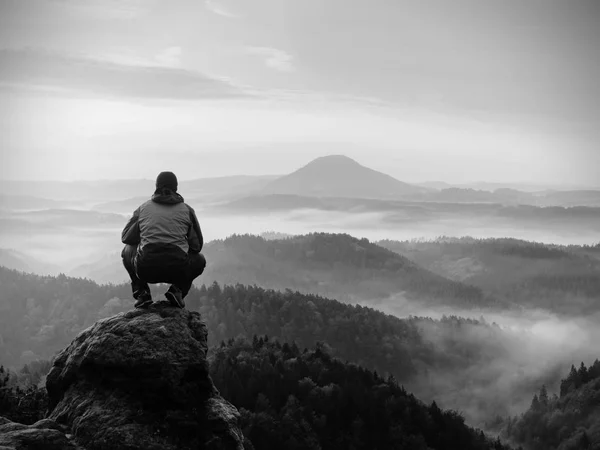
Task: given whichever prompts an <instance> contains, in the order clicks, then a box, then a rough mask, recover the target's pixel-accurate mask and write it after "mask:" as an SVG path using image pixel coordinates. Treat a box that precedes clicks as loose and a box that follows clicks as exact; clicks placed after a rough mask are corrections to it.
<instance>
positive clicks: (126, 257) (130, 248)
mask: <svg viewBox="0 0 600 450" xmlns="http://www.w3.org/2000/svg"><path fill="white" fill-rule="evenodd" d="M136 253H137V245H129V244H125V247H123V250H122V251H121V258H123V265H124V266H125V267H126V268H131V269H133V260H134V258H135V255H136Z"/></svg>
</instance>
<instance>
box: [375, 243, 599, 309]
mask: <svg viewBox="0 0 600 450" xmlns="http://www.w3.org/2000/svg"><path fill="white" fill-rule="evenodd" d="M377 244H378V245H381V246H382V247H385V248H387V249H389V250H392V251H394V252H396V253H398V254H400V255H403V256H405V257H407V258H409V259H411V260H413V261H415V262H416V263H418V264H420V265H422V266H423V267H425V268H427V269H429V270H431V271H432V272H435V273H437V274H439V275H442V276H445V277H448V278H450V279H453V280H457V281H463V282H466V283H469V284H472V285H475V286H478V287H480V288H481V289H483V290H484V291H486V292H491V293H493V294H494V295H496V296H500V297H503V298H505V299H510V300H512V301H516V302H518V303H519V304H521V305H524V306H531V307H544V308H547V309H550V310H552V311H554V312H558V313H570V314H573V315H576V316H579V315H581V314H587V313H592V312H600V245H598V246H587V247H586V246H575V245H573V246H557V245H546V244H541V243H536V242H528V241H523V240H518V239H508V238H505V239H473V238H459V239H456V238H440V239H437V240H431V241H390V240H384V241H379V242H377Z"/></svg>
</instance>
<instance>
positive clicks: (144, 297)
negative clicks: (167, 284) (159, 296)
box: [133, 290, 152, 308]
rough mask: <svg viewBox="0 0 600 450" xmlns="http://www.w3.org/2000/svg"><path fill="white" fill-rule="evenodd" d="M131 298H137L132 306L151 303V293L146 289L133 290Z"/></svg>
mask: <svg viewBox="0 0 600 450" xmlns="http://www.w3.org/2000/svg"><path fill="white" fill-rule="evenodd" d="M133 298H135V299H137V301H136V302H135V304H134V305H133V307H134V308H145V307H146V306H149V305H151V304H152V294H151V293H150V291H148V290H142V291H135V292H134V293H133Z"/></svg>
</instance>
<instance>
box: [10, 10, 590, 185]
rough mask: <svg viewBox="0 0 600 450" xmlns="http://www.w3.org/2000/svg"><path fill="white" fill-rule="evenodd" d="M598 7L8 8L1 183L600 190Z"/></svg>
mask: <svg viewBox="0 0 600 450" xmlns="http://www.w3.org/2000/svg"><path fill="white" fill-rule="evenodd" d="M599 12H600V8H599V5H598V3H595V2H592V1H589V0H577V1H575V2H570V3H569V5H566V4H564V3H562V2H558V1H544V2H542V1H539V0H527V1H524V2H523V1H516V0H510V1H509V2H502V4H500V3H497V2H493V3H492V2H487V1H483V2H481V1H474V0H461V1H458V2H452V4H448V3H447V2H444V1H441V0H432V1H429V2H419V3H418V4H415V3H411V2H408V1H397V2H388V1H386V0H377V2H376V3H373V2H369V3H367V2H365V1H364V0H350V1H347V0H346V1H343V2H342V1H341V0H327V1H323V2H315V1H308V2H301V3H299V2H294V1H292V0H257V1H256V2H254V3H253V4H252V6H249V4H247V3H246V2H242V1H240V0H210V1H191V0H178V1H176V2H169V4H168V5H167V4H166V3H161V2H158V1H155V0H147V1H144V2H142V1H139V0H114V1H110V2H103V1H100V0H84V1H75V0H32V1H29V2H26V3H25V2H22V1H17V0H4V1H2V2H1V3H0V149H1V150H0V151H1V157H2V163H3V164H2V165H1V166H0V179H7V178H11V179H25V180H37V179H51V180H92V179H131V178H149V179H151V178H153V177H154V176H155V174H156V173H158V172H160V171H162V170H173V171H174V172H175V173H177V174H178V176H179V177H180V178H181V179H182V180H185V179H195V178H205V177H215V176H228V175H234V174H244V175H262V174H279V173H281V174H285V173H289V172H291V171H293V170H295V169H297V168H299V167H300V166H302V165H304V164H306V163H307V162H308V161H310V160H311V159H314V158H315V157H318V156H323V155H326V154H339V153H342V154H345V155H347V156H349V157H351V158H354V159H356V160H357V161H359V162H360V163H361V164H363V165H366V166H367V167H371V168H373V169H375V170H379V171H382V172H384V173H387V174H389V175H391V176H393V177H395V178H397V179H399V180H402V181H407V182H413V183H414V182H426V181H445V182H448V183H470V182H476V181H479V180H484V181H492V180H493V181H494V182H498V183H517V182H518V183H523V182H528V183H532V184H552V185H556V186H566V185H578V186H588V185H595V186H597V183H598V181H597V180H598V179H599V178H600V176H599V175H600V169H599V168H600V152H598V151H597V143H598V142H599V141H600V139H599V138H600V131H599V130H600V126H599V123H600V102H598V101H597V99H598V98H599V97H600V92H599V87H598V84H597V82H596V80H597V79H599V78H600V54H599V49H598V47H597V46H596V45H595V43H596V42H598V41H599V40H600V29H599V28H598V27H597V26H596V25H597V19H598V18H599V17H600V14H599Z"/></svg>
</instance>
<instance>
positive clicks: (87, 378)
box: [46, 302, 243, 450]
mask: <svg viewBox="0 0 600 450" xmlns="http://www.w3.org/2000/svg"><path fill="white" fill-rule="evenodd" d="M207 349H208V347H207V330H206V326H205V324H204V323H203V322H202V321H201V320H200V314H198V313H196V312H190V311H188V310H185V309H179V308H174V307H172V306H170V305H169V304H167V303H162V302H160V303H154V304H153V305H151V306H150V307H148V308H146V309H141V310H133V311H129V312H125V313H121V314H118V315H116V316H113V317H110V318H107V319H103V320H100V321H98V322H97V323H96V324H94V325H93V326H92V327H90V328H88V329H86V330H84V331H82V332H81V333H80V334H79V335H78V336H77V337H76V338H75V339H74V340H73V342H72V343H71V344H70V345H69V346H68V347H67V348H65V349H64V350H63V351H62V352H60V353H59V354H58V355H57V357H56V358H55V360H54V363H53V366H52V369H51V370H50V372H49V373H48V376H47V378H46V389H47V390H48V397H49V411H48V415H47V417H48V418H49V419H50V420H52V421H54V422H56V423H58V424H62V425H65V426H66V427H67V428H68V429H69V430H70V432H71V433H72V434H73V436H74V437H75V439H76V441H77V442H78V443H79V445H81V446H83V447H85V448H86V449H87V450H96V449H98V450H100V449H102V450H104V449H114V450H119V449H127V450H135V449H140V450H141V449H144V450H151V449H156V450H158V449H161V450H170V449H173V450H175V449H227V450H229V449H231V450H243V435H242V433H241V431H240V429H239V428H238V425H237V422H238V418H239V413H238V411H237V410H236V408H235V407H233V406H232V405H231V404H230V403H228V402H227V401H225V400H224V399H223V398H221V397H220V396H219V393H218V391H217V389H216V388H215V386H214V384H213V382H212V380H211V378H210V376H209V372H208V362H207V359H206V353H207Z"/></svg>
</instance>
